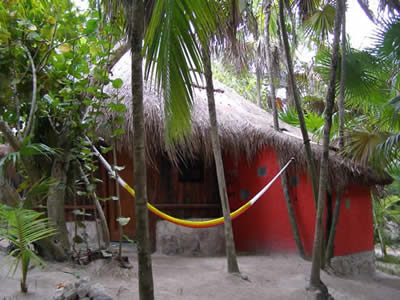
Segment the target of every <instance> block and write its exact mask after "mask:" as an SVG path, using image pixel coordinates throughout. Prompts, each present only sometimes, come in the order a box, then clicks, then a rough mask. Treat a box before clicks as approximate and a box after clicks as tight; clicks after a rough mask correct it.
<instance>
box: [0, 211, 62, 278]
mask: <svg viewBox="0 0 400 300" xmlns="http://www.w3.org/2000/svg"><path fill="white" fill-rule="evenodd" d="M42 216H43V213H40V212H36V211H33V210H28V209H22V208H10V207H7V206H5V205H3V204H0V237H2V238H5V239H7V240H8V241H10V242H11V243H12V244H13V245H14V246H15V249H14V250H13V251H12V252H11V253H10V254H9V256H8V260H9V259H11V258H13V261H12V263H11V264H10V267H9V272H10V273H11V274H14V273H15V272H16V270H17V269H18V266H19V265H20V264H22V272H25V274H26V272H27V270H28V269H27V268H28V265H29V262H30V260H32V262H33V263H34V264H35V265H37V266H42V265H43V262H42V260H41V259H40V258H39V257H38V256H37V255H36V254H35V253H34V252H33V251H32V250H31V249H30V248H29V246H30V245H31V244H32V243H34V242H37V241H39V240H42V239H45V238H47V237H50V236H52V235H54V234H55V233H56V230H55V229H54V228H51V227H49V222H48V219H47V218H42ZM8 260H7V261H8Z"/></svg>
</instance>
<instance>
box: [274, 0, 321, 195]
mask: <svg viewBox="0 0 400 300" xmlns="http://www.w3.org/2000/svg"><path fill="white" fill-rule="evenodd" d="M279 22H280V26H281V34H282V41H283V48H284V52H285V58H286V65H287V68H288V81H290V82H291V87H292V89H293V95H294V101H295V106H296V110H297V114H298V118H299V122H300V129H301V134H302V136H303V141H304V151H305V155H306V160H307V165H308V169H309V173H310V177H311V181H312V186H313V195H314V201H315V203H316V201H317V199H318V183H317V173H316V168H315V165H314V160H313V157H312V152H311V146H310V138H309V136H308V131H307V128H306V125H305V121H304V114H303V109H302V107H301V101H300V97H299V93H298V89H297V84H296V80H295V76H294V70H293V62H292V57H291V54H290V46H289V38H288V34H287V31H286V24H285V16H284V3H283V0H279Z"/></svg>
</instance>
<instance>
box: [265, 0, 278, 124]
mask: <svg viewBox="0 0 400 300" xmlns="http://www.w3.org/2000/svg"><path fill="white" fill-rule="evenodd" d="M271 6H272V1H271V0H267V1H266V2H265V6H264V14H265V17H264V20H265V21H264V27H265V47H266V48H267V49H266V50H267V63H268V74H269V89H270V93H271V105H272V116H273V120H274V129H275V130H279V120H278V110H277V108H276V93H275V81H276V78H275V77H274V67H273V63H272V61H273V60H272V53H271V43H270V32H269V22H270V20H271Z"/></svg>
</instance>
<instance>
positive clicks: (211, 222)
mask: <svg viewBox="0 0 400 300" xmlns="http://www.w3.org/2000/svg"><path fill="white" fill-rule="evenodd" d="M92 147H93V150H94V152H95V153H96V155H97V157H98V158H99V159H100V161H101V162H102V164H103V165H104V167H105V168H106V169H107V170H108V171H109V172H110V173H111V175H113V176H114V177H115V175H116V174H115V172H114V170H113V168H112V167H111V165H110V164H109V163H108V162H107V160H106V159H105V158H104V157H103V156H102V155H101V154H100V152H99V151H98V150H97V149H96V147H94V146H92ZM293 160H294V158H291V159H290V160H289V161H288V162H287V163H286V165H285V166H284V167H283V168H282V169H281V170H280V171H279V172H278V174H276V175H275V177H274V178H273V179H272V180H271V181H270V182H269V183H268V184H267V185H266V186H265V187H264V188H263V189H262V190H261V191H260V192H258V193H257V195H255V196H254V197H253V198H252V199H251V200H249V201H248V202H246V203H245V204H244V205H242V206H241V207H239V208H238V209H237V210H235V211H234V212H232V213H231V214H230V216H231V220H233V219H235V218H237V217H238V216H240V215H241V214H243V213H244V212H245V211H246V210H248V209H249V208H250V207H251V206H252V205H253V204H254V203H256V202H257V200H258V199H260V198H261V196H262V195H263V194H264V193H265V192H266V191H267V190H268V189H269V188H270V186H271V185H272V184H273V183H274V181H275V180H276V179H277V178H278V177H279V176H280V175H281V174H282V173H283V171H285V169H286V168H287V167H288V166H289V165H290V163H291V162H292V161H293ZM118 183H119V184H120V185H121V186H122V187H123V188H124V189H125V190H127V191H128V192H129V194H131V195H132V197H135V191H134V189H133V188H132V187H131V186H129V184H127V183H126V182H125V180H123V179H122V178H121V177H120V176H119V175H118ZM147 209H148V210H149V211H151V212H152V213H154V214H156V215H157V216H159V217H160V218H162V219H164V220H166V221H169V222H171V223H175V224H177V225H181V226H184V227H191V228H206V227H213V226H216V225H220V224H222V223H224V217H220V218H217V219H212V220H205V221H204V220H203V221H189V220H183V219H178V218H175V217H172V216H170V215H168V214H166V213H164V212H162V211H161V210H159V209H157V208H156V207H154V206H153V205H151V204H150V203H147Z"/></svg>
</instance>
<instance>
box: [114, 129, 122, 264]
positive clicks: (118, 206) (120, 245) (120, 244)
mask: <svg viewBox="0 0 400 300" xmlns="http://www.w3.org/2000/svg"><path fill="white" fill-rule="evenodd" d="M113 131H114V129H113ZM112 151H113V164H114V172H115V192H116V197H117V217H118V218H121V216H122V211H121V197H120V193H119V183H118V176H119V175H118V171H117V170H116V169H115V167H116V166H117V165H118V161H117V141H116V138H115V137H114V138H113V149H112ZM118 231H119V247H118V257H119V258H121V256H122V235H123V230H122V225H121V223H120V222H118Z"/></svg>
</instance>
